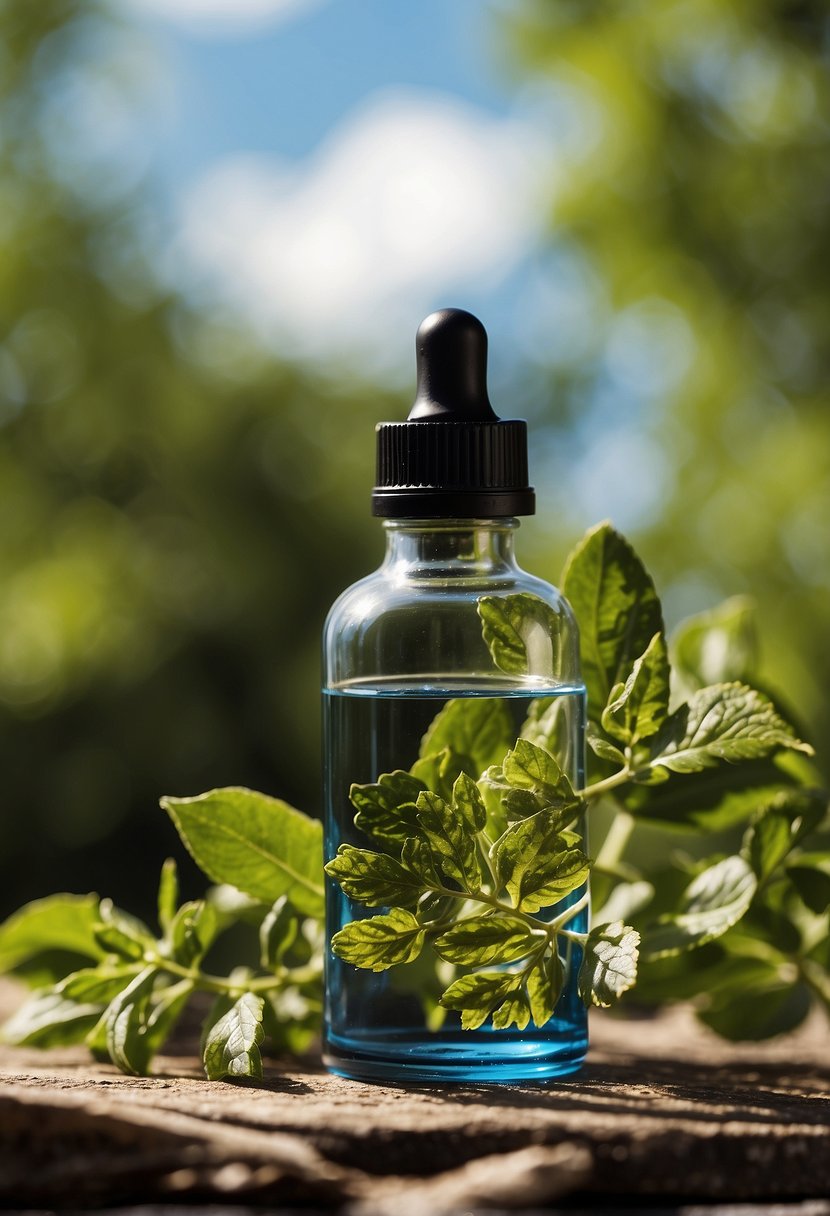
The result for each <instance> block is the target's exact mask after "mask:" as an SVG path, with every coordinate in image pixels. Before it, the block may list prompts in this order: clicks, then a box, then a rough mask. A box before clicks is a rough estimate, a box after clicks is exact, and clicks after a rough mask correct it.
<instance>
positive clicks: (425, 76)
mask: <svg viewBox="0 0 830 1216" xmlns="http://www.w3.org/2000/svg"><path fill="white" fill-rule="evenodd" d="M120 2H121V3H122V5H124V6H125V7H126V8H127V11H128V16H129V21H130V22H133V23H137V26H136V25H133V27H132V31H133V32H130V29H129V28H128V31H127V45H128V47H132V48H133V49H134V50H135V48H136V47H138V45H139V43H140V42H141V41H142V40H141V39H137V38H136V36H135V30H136V28H137V29H138V30H140V29H141V28H143V29H144V31H145V33H146V38H145V39H144V41H143V48H144V49H143V51H142V52H141V55H140V56H139V57H141V56H143V60H144V63H145V66H146V65H149V68H150V72H149V77H148V78H147V80H145V94H144V100H143V101H140V100H139V103H138V104H137V106H134V112H133V115H132V118H133V120H135V121H136V122H137V126H138V134H137V137H136V148H138V149H139V151H138V152H137V153H136V157H137V163H138V161H141V158H142V156H143V157H144V158H145V162H146V169H147V171H148V180H149V181H150V182H154V183H155V186H154V188H155V200H156V202H155V207H156V212H157V215H156V217H155V219H154V221H153V222H154V223H156V226H157V230H158V231H160V232H161V233H162V239H161V246H160V247H157V248H156V251H155V252H156V255H157V256H156V264H157V266H158V267H159V268H160V270H159V273H160V274H161V276H162V278H164V279H166V280H167V282H169V284H170V286H171V287H173V288H174V289H175V291H176V292H178V293H182V294H184V295H185V297H190V298H191V299H192V300H193V302H194V303H196V304H197V305H198V307H199V309H200V310H201V311H202V312H203V313H207V314H211V313H212V314H213V315H214V316H215V317H216V318H217V319H218V320H219V321H220V322H223V323H224V322H226V321H230V322H231V323H232V324H233V325H236V326H239V327H241V328H242V329H244V330H245V331H246V332H247V333H248V334H249V335H251V336H252V337H253V338H254V340H255V341H258V342H259V343H260V344H261V345H262V346H263V347H264V348H266V349H269V350H272V351H274V352H275V353H276V354H277V355H278V356H279V357H283V358H285V357H287V358H289V359H293V360H298V361H301V362H302V361H308V362H310V363H311V364H313V366H314V368H315V369H316V370H317V371H318V372H321V373H322V374H326V373H327V371H331V373H332V374H333V375H334V376H337V377H339V376H340V375H341V374H342V373H343V372H346V374H348V373H349V372H350V371H356V372H358V373H364V374H366V375H367V376H368V377H370V378H371V379H376V380H377V379H387V380H388V381H389V382H391V383H397V384H400V385H406V386H409V385H411V383H412V380H413V372H414V368H413V339H414V334H415V330H416V328H417V326H418V324H419V322H420V321H421V319H422V318H423V317H424V316H426V315H427V314H428V313H429V312H431V311H432V310H433V309H435V308H438V307H442V306H446V305H455V306H460V307H463V308H468V309H470V311H472V312H474V313H476V314H477V315H479V316H480V317H481V318H482V320H483V321H484V323H485V325H486V327H487V329H488V331H489V333H490V350H491V372H492V375H491V382H492V385H493V399H494V402H496V403H497V408H499V409H501V411H502V412H503V413H504V414H505V415H506V416H509V414H510V412H511V409H512V410H513V411H516V412H521V414H523V415H525V416H527V417H529V418H531V419H532V418H533V417H534V416H536V417H537V418H538V420H539V422H540V423H541V420H542V418H543V417H544V416H545V414H546V413H547V409H548V405H549V403H546V402H545V401H543V400H534V401H532V402H529V401H527V400H521V401H517V400H516V399H515V386H516V385H517V384H519V383H521V377H520V376H519V374H518V373H519V367H520V365H521V364H524V365H525V367H526V364H527V361H528V360H535V361H536V362H538V363H539V364H542V365H545V364H547V365H556V364H557V363H560V364H563V365H566V364H568V363H569V362H573V361H577V362H578V361H579V360H580V359H581V358H584V357H585V355H586V352H587V349H588V347H589V346H590V345H591V344H594V345H595V346H596V345H597V344H599V347H600V349H601V350H602V351H604V358H603V364H602V366H603V367H604V369H605V370H604V373H603V374H602V375H601V376H600V377H599V380H598V383H597V385H596V386H595V389H594V391H593V392H592V393H591V394H590V396H589V397H588V399H586V402H585V410H584V416H583V418H582V422H581V425H579V426H578V427H577V429H576V430H575V431H574V432H573V433H571V434H569V435H567V436H566V435H561V434H560V435H557V434H554V433H553V432H552V431H551V430H550V429H549V428H547V429H546V428H544V427H540V429H539V430H538V431H537V432H536V446H535V461H536V469H537V472H536V476H537V477H538V478H540V480H546V481H548V482H549V483H550V484H551V485H556V486H558V487H559V490H560V497H561V499H562V502H563V503H565V502H567V503H568V506H569V509H572V510H575V511H576V513H577V514H579V515H580V516H581V515H583V514H585V515H586V517H599V516H600V515H603V514H609V513H611V512H613V513H614V514H615V517H616V518H617V519H618V521H619V522H621V523H622V524H623V526H632V525H636V523H637V522H638V520H640V519H642V518H644V517H646V516H647V515H648V514H649V512H650V511H651V510H652V509H653V506H654V503H655V501H656V500H657V499H658V498H659V495H660V494H661V493H662V490H663V485H664V479H665V477H666V476H668V473H667V471H666V469H665V468H664V465H665V462H664V461H663V460H662V459H659V458H658V453H657V451H656V449H655V446H654V442H653V440H652V439H651V438H650V437H649V434H648V423H649V416H650V413H651V411H652V410H653V409H654V408H656V406H657V403H658V402H659V400H660V399H661V397H662V395H663V394H664V392H665V391H667V389H668V388H670V385H669V384H667V383H664V382H663V381H662V380H660V377H659V376H658V378H657V380H655V369H656V370H657V371H659V372H660V375H661V376H663V379H664V380H665V377H666V376H667V375H670V374H671V375H675V374H677V375H680V374H682V368H683V366H684V365H685V363H686V362H687V361H688V359H689V358H690V357H691V355H690V350H691V346H690V340H689V337H688V334H687V333H686V331H685V330H684V328H683V324H682V319H680V318H677V317H674V316H670V317H668V319H667V318H666V314H665V309H664V308H663V305H662V304H661V303H660V302H659V301H658V302H656V304H652V302H649V301H648V300H646V301H643V302H642V306H640V305H637V306H635V307H634V308H633V309H631V310H628V311H627V312H623V313H621V314H618V315H615V314H614V311H613V309H612V307H611V304H610V301H609V300H608V299H607V298H606V296H605V285H604V283H603V282H602V280H601V278H600V277H599V276H598V275H597V274H596V273H595V272H594V271H593V269H592V267H591V266H590V264H589V263H588V262H587V261H586V259H585V256H584V254H583V252H582V251H581V250H579V249H578V248H577V247H575V246H574V245H572V244H569V243H568V242H567V240H563V239H562V238H559V239H557V238H556V233H555V231H554V233H553V234H551V231H550V228H549V225H550V216H551V214H553V215H554V217H555V209H556V203H557V190H558V187H559V183H560V182H562V181H565V180H567V178H568V175H569V173H570V172H571V171H572V169H573V167H574V166H575V167H577V168H578V166H579V164H580V161H581V159H582V158H585V157H586V156H600V157H601V156H602V148H603V140H604V139H605V138H607V130H608V128H607V127H605V126H604V117H603V115H602V114H601V113H599V112H598V111H597V107H596V105H595V103H594V102H593V100H592V98H591V96H590V94H589V92H588V91H586V90H585V89H584V88H583V87H582V85H581V84H580V82H579V81H575V80H574V79H573V78H568V77H567V76H560V77H556V78H554V77H551V76H548V77H547V79H546V80H545V81H544V82H541V83H539V82H537V85H536V88H535V90H534V89H531V90H529V89H528V87H527V85H525V86H523V87H521V88H520V87H518V86H516V87H514V86H513V84H512V83H511V81H510V79H509V67H508V65H507V63H506V62H505V58H506V53H505V51H504V49H503V47H502V46H501V45H500V40H499V28H498V10H499V7H500V6H501V7H507V0H419V2H418V3H417V4H413V3H411V0H410V2H408V3H393V2H392V0H120ZM128 75H129V73H128V72H126V73H125V72H124V71H123V70H122V71H120V72H119V73H118V78H119V80H123V79H124V78H125V76H128ZM139 75H140V73H139ZM148 80H149V92H148V91H147V84H148ZM102 96H103V98H104V100H103V103H102V102H101V98H100V97H98V98H97V100H96V99H95V98H93V101H94V102H95V104H93V105H89V104H87V106H86V111H87V121H86V132H87V140H88V142H89V144H90V146H97V144H98V143H100V142H101V141H102V140H103V145H105V147H104V149H103V150H104V151H107V149H108V155H111V156H113V155H114V156H115V163H116V165H120V166H122V168H121V169H119V171H118V172H116V173H115V175H114V182H115V188H118V186H119V184H120V183H122V182H124V183H127V184H128V183H129V176H130V175H129V172H124V171H122V170H123V168H124V167H126V168H127V169H128V168H129V165H127V164H126V158H127V157H128V155H132V153H129V152H128V149H129V146H130V142H129V140H128V139H126V138H125V131H126V126H127V125H128V124H127V123H126V119H125V121H124V122H120V121H119V120H118V118H117V106H116V104H115V98H114V94H113V93H112V90H111V91H110V94H109V95H108V94H107V93H106V90H104V93H103V95H102ZM65 101H66V97H65V95H64V94H62V93H60V91H59V92H58V93H57V94H56V103H55V106H56V110H55V113H54V114H53V123H52V128H51V129H52V130H53V131H54V132H56V136H55V139H56V144H57V148H58V153H59V152H60V149H61V148H75V149H77V148H78V146H79V144H80V143H82V142H83V140H82V139H80V140H79V139H78V138H74V139H72V138H69V137H68V136H65V135H62V134H61V122H60V118H61V112H62V110H63V108H64V106H65ZM82 108H83V107H82ZM70 134H71V133H70ZM142 147H143V151H142V150H141V149H142ZM119 158H120V159H119ZM82 176H83V175H82ZM159 216H161V217H162V221H161V223H160V225H159V224H158V223H157V220H158V217H159ZM661 327H662V328H661ZM655 333H656V334H657V338H655V336H654V335H655ZM657 339H659V341H657ZM655 343H656V345H655ZM586 344H587V345H586ZM606 407H607V408H606ZM622 455H624V459H621V456H622ZM632 469H633V470H638V469H639V470H642V472H643V475H642V476H634V477H632V476H631V475H630V474H631V470H632Z"/></svg>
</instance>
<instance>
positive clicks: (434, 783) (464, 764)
mask: <svg viewBox="0 0 830 1216" xmlns="http://www.w3.org/2000/svg"><path fill="white" fill-rule="evenodd" d="M410 771H411V773H412V776H413V777H417V778H418V780H419V781H420V782H421V783H422V784H423V786H424V789H425V790H431V791H432V793H433V794H439V795H440V797H441V798H443V799H444V800H445V801H446V802H449V801H450V800H451V799H452V787H453V785H454V784H455V781H456V779H457V778H458V777H459V776H460V774H461V773H470V774H471V775H475V765H474V764H473V762H472V760H471V759H470V758H469V756H462V755H461V754H460V753H459V752H456V751H453V749H452V748H451V747H445V748H442V749H441V751H440V752H435V753H434V754H433V755H431V756H424V757H423V758H422V759H421V760H416V761H415V763H414V764H413V765H412V768H411V770H410Z"/></svg>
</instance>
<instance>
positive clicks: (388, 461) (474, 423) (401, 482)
mask: <svg viewBox="0 0 830 1216" xmlns="http://www.w3.org/2000/svg"><path fill="white" fill-rule="evenodd" d="M416 349H417V358H418V392H417V395H416V397H415V404H414V405H413V407H412V409H411V410H410V411H409V417H408V418H407V420H406V422H379V423H378V425H377V428H376V429H377V481H376V485H375V488H374V490H373V491H372V514H373V515H380V516H383V517H384V518H387V519H498V518H506V517H508V516H511V515H532V514H533V513H534V511H535V509H536V496H535V494H534V492H533V488H532V486H529V485H528V484H527V481H528V477H527V425H526V423H524V422H519V421H502V420H501V419H500V418H499V417H498V416H497V415H496V414H495V413H494V411H493V407H492V405H491V404H490V399H489V397H488V395H487V332H486V330H485V328H484V326H483V325H482V324H481V322H480V321H479V320H478V319H477V318H476V317H474V316H472V314H471V313H469V312H463V311H462V310H461V309H460V308H444V309H442V310H441V311H440V312H434V313H432V314H431V315H430V316H428V317H427V319H426V320H425V321H424V322H422V324H421V326H420V328H419V330H418V336H417V339H416Z"/></svg>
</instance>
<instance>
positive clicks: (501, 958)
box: [433, 913, 544, 967]
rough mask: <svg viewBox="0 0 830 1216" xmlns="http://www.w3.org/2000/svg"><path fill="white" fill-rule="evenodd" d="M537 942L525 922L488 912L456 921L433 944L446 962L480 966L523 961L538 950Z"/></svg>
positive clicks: (536, 938) (537, 938) (536, 937)
mask: <svg viewBox="0 0 830 1216" xmlns="http://www.w3.org/2000/svg"><path fill="white" fill-rule="evenodd" d="M539 940H540V939H539V937H538V936H536V935H534V933H533V932H532V930H531V929H530V927H529V926H528V924H527V923H526V922H525V921H522V920H519V919H517V918H514V917H511V916H509V915H505V914H503V913H496V914H492V913H487V914H486V915H484V916H471V917H469V918H468V919H467V920H461V921H459V922H458V923H457V924H455V925H453V926H452V928H450V929H448V930H447V932H446V933H444V934H443V935H442V936H441V937H438V938H436V939H435V942H434V943H433V945H434V946H435V950H436V953H437V954H439V955H440V956H441V958H443V959H445V960H446V961H447V962H448V963H457V964H460V965H466V966H473V967H481V966H484V965H485V964H487V963H512V962H513V961H514V960H515V959H517V958H524V957H525V955H527V954H529V953H530V952H531V951H532V950H534V949H538V947H539ZM542 940H543V941H544V939H542Z"/></svg>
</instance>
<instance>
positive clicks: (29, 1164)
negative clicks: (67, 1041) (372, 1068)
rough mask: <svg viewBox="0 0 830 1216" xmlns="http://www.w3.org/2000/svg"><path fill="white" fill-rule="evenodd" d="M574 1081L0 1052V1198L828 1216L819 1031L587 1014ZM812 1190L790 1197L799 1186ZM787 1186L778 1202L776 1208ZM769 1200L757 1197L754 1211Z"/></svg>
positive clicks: (6, 1202) (8, 1201) (828, 1131)
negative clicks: (233, 1072)
mask: <svg viewBox="0 0 830 1216" xmlns="http://www.w3.org/2000/svg"><path fill="white" fill-rule="evenodd" d="M592 1041H593V1046H592V1050H591V1054H590V1058H589V1063H588V1064H587V1066H586V1068H585V1069H584V1070H583V1072H582V1073H580V1074H579V1075H578V1076H576V1077H574V1078H571V1079H568V1080H564V1081H558V1082H556V1083H548V1084H546V1085H544V1086H489V1087H488V1086H469V1087H452V1088H450V1087H430V1088H427V1087H424V1088H419V1089H414V1088H411V1087H410V1088H406V1087H403V1086H401V1087H395V1086H379V1085H362V1084H358V1083H356V1082H350V1081H346V1080H343V1079H340V1078H337V1077H331V1076H328V1075H327V1074H326V1073H325V1072H323V1071H322V1070H321V1069H320V1068H319V1067H318V1066H316V1065H315V1064H314V1062H311V1063H310V1064H307V1065H305V1066H299V1065H297V1064H296V1063H293V1064H288V1063H285V1062H280V1061H267V1062H266V1078H265V1081H264V1083H262V1084H259V1085H251V1084H244V1085H240V1084H233V1085H232V1084H223V1083H209V1082H207V1081H205V1080H204V1079H203V1078H202V1075H201V1071H200V1068H199V1066H198V1062H197V1061H196V1060H195V1059H193V1058H191V1057H185V1058H174V1057H170V1056H167V1057H163V1058H162V1059H160V1060H159V1061H158V1065H157V1073H158V1075H157V1076H155V1077H152V1078H146V1079H136V1078H128V1077H123V1076H121V1075H120V1074H119V1073H118V1072H117V1071H116V1070H115V1069H114V1068H110V1067H107V1066H102V1065H98V1064H94V1063H93V1062H92V1061H91V1059H90V1057H89V1056H88V1054H87V1053H86V1052H84V1051H82V1050H76V1049H72V1050H64V1051H55V1052H49V1053H39V1052H36V1051H32V1050H24V1049H11V1048H5V1049H2V1050H0V1205H2V1206H5V1207H7V1208H8V1207H17V1208H30V1209H32V1208H40V1209H41V1210H47V1209H48V1210H54V1209H57V1208H61V1207H63V1208H72V1207H81V1206H85V1205H91V1204H94V1205H96V1206H100V1207H112V1206H116V1205H120V1204H132V1205H135V1204H143V1203H157V1204H168V1203H170V1202H179V1203H181V1202H187V1203H190V1204H199V1203H224V1204H226V1205H240V1204H242V1205H251V1204H255V1203H256V1204H264V1205H272V1206H274V1205H278V1206H280V1207H284V1208H285V1207H287V1208H290V1207H294V1206H297V1207H301V1206H302V1207H305V1208H308V1207H309V1206H311V1207H313V1208H316V1209H326V1208H332V1207H335V1208H345V1209H346V1210H347V1211H348V1212H349V1213H355V1214H357V1216H364V1214H365V1216H371V1214H373V1213H378V1214H382V1213H385V1212H390V1213H391V1212H395V1213H396V1214H406V1213H413V1214H419V1213H424V1214H425V1216H426V1214H427V1213H429V1214H432V1213H441V1212H453V1211H469V1210H470V1209H473V1208H481V1207H490V1208H497V1209H502V1210H509V1209H513V1210H515V1209H521V1208H527V1209H533V1208H536V1209H541V1208H544V1207H545V1206H547V1205H552V1204H559V1205H562V1206H563V1207H567V1206H569V1205H571V1204H574V1205H576V1206H579V1205H580V1204H582V1205H584V1204H587V1203H595V1204H597V1205H600V1206H602V1207H603V1209H605V1208H607V1207H613V1206H615V1205H620V1204H627V1205H629V1206H631V1205H636V1204H637V1203H638V1202H639V1201H642V1202H644V1203H651V1204H657V1205H658V1206H660V1205H664V1206H676V1205H680V1204H683V1203H698V1204H699V1203H709V1204H712V1203H718V1204H723V1203H726V1202H728V1201H729V1202H732V1201H742V1202H744V1203H754V1204H757V1203H760V1202H763V1203H766V1204H771V1203H772V1202H773V1201H779V1203H780V1204H784V1205H785V1206H784V1207H783V1208H781V1209H780V1210H781V1211H787V1212H788V1211H801V1212H804V1213H806V1214H807V1216H818V1213H819V1212H827V1213H830V1204H827V1205H825V1204H824V1203H823V1202H818V1201H820V1200H824V1199H826V1198H828V1197H830V1101H828V1080H830V1051H829V1050H828V1047H829V1046H830V1035H829V1034H828V1028H827V1023H826V1021H825V1020H824V1019H823V1018H817V1019H816V1020H815V1021H813V1022H811V1023H810V1024H809V1025H808V1026H807V1027H805V1028H804V1029H803V1030H802V1031H801V1032H799V1033H798V1034H796V1035H794V1036H791V1037H790V1038H788V1039H779V1040H773V1041H772V1042H771V1043H767V1044H759V1045H752V1044H749V1045H741V1046H740V1047H735V1046H732V1045H728V1044H724V1043H723V1042H722V1041H721V1040H718V1039H716V1038H715V1037H714V1036H712V1035H710V1034H708V1033H707V1032H705V1031H704V1030H702V1029H701V1028H700V1027H699V1026H697V1024H696V1023H695V1022H694V1020H693V1019H692V1018H691V1016H690V1015H689V1014H688V1013H686V1012H685V1011H674V1012H672V1013H671V1014H668V1015H664V1016H662V1017H660V1018H657V1019H636V1020H633V1021H623V1020H621V1019H618V1018H610V1017H602V1016H601V1015H600V1016H594V1018H593V1020H592ZM806 1200H811V1201H812V1202H810V1203H809V1204H805V1203H804V1202H803V1201H806ZM796 1201H799V1203H798V1204H797V1205H796V1207H795V1208H793V1207H791V1205H792V1204H795V1203H796ZM763 1210H765V1211H770V1212H774V1211H776V1210H777V1209H776V1208H773V1207H770V1208H765V1209H763Z"/></svg>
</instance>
